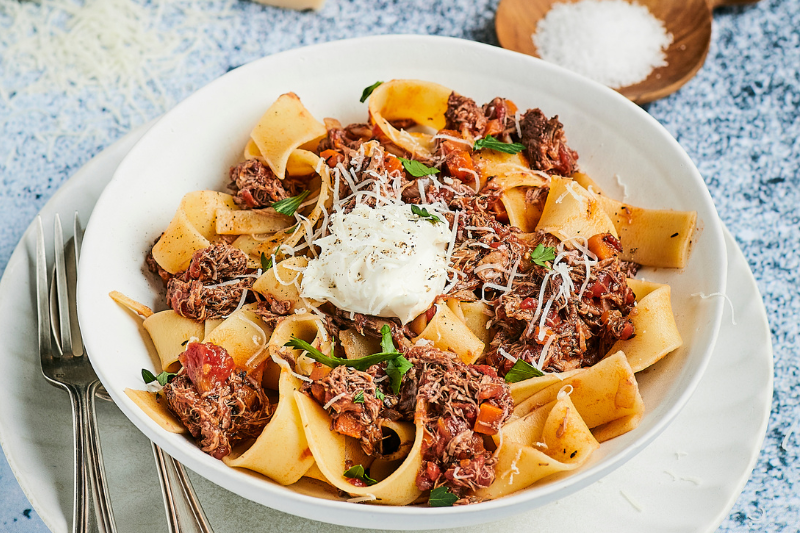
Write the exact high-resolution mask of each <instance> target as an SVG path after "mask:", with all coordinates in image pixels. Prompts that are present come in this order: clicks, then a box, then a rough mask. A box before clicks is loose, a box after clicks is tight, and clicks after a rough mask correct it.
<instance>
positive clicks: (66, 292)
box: [36, 213, 116, 533]
mask: <svg viewBox="0 0 800 533" xmlns="http://www.w3.org/2000/svg"><path fill="white" fill-rule="evenodd" d="M37 230H38V234H37V239H36V295H37V298H36V304H37V311H38V318H39V321H38V322H39V355H40V358H41V364H42V374H43V375H44V377H45V378H46V379H47V381H48V382H49V383H50V384H52V385H54V386H57V387H60V388H62V389H64V390H66V391H67V393H68V394H69V397H70V401H71V402H72V426H73V429H74V432H75V455H74V463H75V471H74V485H75V486H74V493H73V508H74V513H73V517H72V531H73V532H74V533H81V532H84V531H98V532H100V533H116V526H115V524H114V517H113V513H112V509H111V501H110V496H109V493H108V490H107V487H106V481H105V469H104V468H103V457H102V454H101V452H100V446H99V435H98V431H97V419H96V416H95V405H94V399H95V392H96V391H97V388H98V387H99V385H100V382H99V381H98V379H97V375H96V374H95V373H94V370H93V369H92V366H91V364H90V363H89V360H88V358H87V357H86V356H85V355H84V354H82V353H81V350H79V349H78V350H75V349H74V347H77V346H78V345H79V343H80V340H79V337H74V336H73V330H75V331H77V317H75V313H74V305H73V306H70V296H72V301H73V302H74V295H75V286H76V283H75V272H76V265H77V260H78V256H79V250H80V240H81V239H80V235H81V233H80V221H79V220H78V215H77V213H76V214H75V230H76V231H75V238H74V239H73V246H74V253H72V254H70V255H71V261H70V264H69V269H68V268H67V261H66V259H65V253H64V252H65V249H64V235H63V232H62V229H61V218H60V217H59V216H58V215H56V218H55V230H54V241H55V276H54V277H55V281H54V283H55V285H56V292H57V294H58V317H59V318H58V322H59V326H58V328H56V329H58V330H59V332H60V340H61V342H60V348H59V347H58V346H57V347H56V349H55V350H54V349H53V344H52V340H51V330H50V328H51V325H50V317H51V314H50V309H49V308H50V298H49V294H48V293H49V291H48V289H47V254H46V252H45V246H44V230H43V229H42V219H41V217H38V219H37ZM70 307H72V308H73V309H72V313H71V312H70ZM73 321H74V322H73ZM53 326H54V327H55V323H53ZM73 339H74V340H75V341H76V344H73ZM92 502H93V503H94V513H90V512H89V507H90V504H91V503H92Z"/></svg>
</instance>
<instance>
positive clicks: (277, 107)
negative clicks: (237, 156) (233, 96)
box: [245, 93, 328, 179]
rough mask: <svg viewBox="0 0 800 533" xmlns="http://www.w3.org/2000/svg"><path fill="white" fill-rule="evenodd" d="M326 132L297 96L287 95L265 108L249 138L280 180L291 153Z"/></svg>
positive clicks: (249, 150)
mask: <svg viewBox="0 0 800 533" xmlns="http://www.w3.org/2000/svg"><path fill="white" fill-rule="evenodd" d="M327 133H328V131H327V130H326V129H325V126H324V125H323V124H322V123H321V122H319V121H318V120H317V119H315V118H314V117H313V115H311V113H310V112H309V111H308V109H306V108H305V106H304V105H303V104H302V103H301V102H300V98H299V97H298V96H297V95H296V94H294V93H286V94H282V95H281V96H279V97H278V99H277V100H275V102H274V103H273V104H272V105H271V106H270V107H269V109H267V111H266V112H265V113H264V115H263V116H262V117H261V119H260V120H259V121H258V124H256V127H255V128H253V131H252V132H251V133H250V137H251V139H252V140H253V142H254V143H255V145H256V147H258V152H259V153H260V154H261V157H263V159H264V161H266V163H267V165H269V167H270V168H271V169H272V172H274V173H275V176H277V177H278V179H283V178H284V177H285V175H286V165H287V163H288V161H289V156H290V155H291V154H292V152H294V151H295V150H296V149H297V148H299V147H300V146H302V145H304V144H306V143H308V142H310V141H313V140H314V139H318V138H320V137H324V136H325V135H327ZM253 152H254V150H253V149H252V148H247V149H246V151H245V153H246V154H248V153H253ZM253 155H255V154H253Z"/></svg>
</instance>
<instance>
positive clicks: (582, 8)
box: [531, 0, 672, 89]
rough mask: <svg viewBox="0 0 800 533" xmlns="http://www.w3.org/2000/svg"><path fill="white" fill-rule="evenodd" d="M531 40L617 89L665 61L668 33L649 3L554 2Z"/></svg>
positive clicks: (552, 58) (544, 52)
mask: <svg viewBox="0 0 800 533" xmlns="http://www.w3.org/2000/svg"><path fill="white" fill-rule="evenodd" d="M531 38H532V39H533V44H534V45H536V48H537V49H538V51H539V56H540V57H541V58H542V59H544V60H545V61H548V62H550V63H555V64H557V65H560V66H562V67H565V68H567V69H569V70H572V71H573V72H577V73H578V74H581V75H583V76H586V77H588V78H591V79H593V80H595V81H597V82H600V83H602V84H604V85H607V86H609V87H612V88H614V89H618V88H620V87H627V86H629V85H633V84H635V83H639V82H640V81H642V80H644V79H645V78H647V76H649V75H650V73H651V72H652V71H653V69H655V68H658V67H663V66H666V65H667V60H666V54H665V50H666V49H667V48H668V47H669V45H670V44H672V34H670V33H668V32H667V30H666V28H665V27H664V23H663V22H662V21H660V20H659V19H657V18H656V17H655V16H653V14H652V13H650V11H649V10H648V9H647V7H645V6H642V5H639V4H637V3H635V2H633V3H629V2H625V1H624V0H582V1H580V2H577V3H574V4H553V6H552V7H551V9H550V11H548V12H547V14H546V15H545V17H544V18H543V19H542V20H540V21H539V24H538V25H537V26H536V33H534V34H533V35H532V36H531Z"/></svg>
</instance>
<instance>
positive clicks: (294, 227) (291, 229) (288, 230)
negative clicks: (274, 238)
mask: <svg viewBox="0 0 800 533" xmlns="http://www.w3.org/2000/svg"><path fill="white" fill-rule="evenodd" d="M299 225H300V224H295V225H294V226H292V227H291V228H288V229H285V230H283V231H284V232H285V233H294V232H295V231H297V227H298V226H299Z"/></svg>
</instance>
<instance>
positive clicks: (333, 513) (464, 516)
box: [77, 35, 727, 529]
mask: <svg viewBox="0 0 800 533" xmlns="http://www.w3.org/2000/svg"><path fill="white" fill-rule="evenodd" d="M387 43H388V44H389V45H392V46H397V47H402V46H404V45H417V46H418V45H428V46H432V47H444V48H446V47H456V48H460V49H463V51H466V52H470V51H475V52H481V53H490V54H497V55H498V57H507V58H511V59H512V60H513V61H518V62H520V63H524V62H527V63H528V64H530V65H535V66H536V68H537V69H543V72H549V73H556V74H557V75H558V76H561V77H567V78H568V79H570V81H571V82H574V83H575V84H577V85H585V86H589V87H590V89H591V90H592V91H600V92H601V93H604V97H605V98H609V99H611V101H614V100H616V101H617V103H618V104H620V105H623V106H629V109H631V112H633V113H634V114H635V115H636V116H637V118H638V119H640V120H642V121H644V123H645V124H647V125H648V126H649V127H650V128H651V129H653V130H654V133H658V134H659V135H660V137H661V138H660V142H664V143H666V144H667V145H670V146H671V148H672V150H673V151H675V152H676V153H677V154H679V155H680V157H681V159H682V160H681V161H680V163H682V164H684V165H686V168H687V170H688V172H689V174H692V175H693V178H694V179H695V180H697V181H698V182H699V184H701V185H702V191H703V194H702V198H698V199H697V200H698V201H699V202H701V203H702V204H703V205H704V207H705V209H706V211H707V212H708V213H709V214H711V215H713V216H709V217H708V218H706V219H704V227H703V229H702V232H703V235H704V236H705V237H709V236H711V235H713V236H714V237H715V238H714V239H713V240H712V241H711V242H713V243H716V244H717V245H719V246H720V249H721V250H723V251H724V239H723V233H722V223H721V220H720V219H719V216H718V214H717V211H716V208H715V206H714V204H713V201H712V199H711V195H710V193H709V191H708V189H707V187H706V186H705V184H704V183H703V180H702V177H701V176H700V173H699V171H698V170H697V168H696V166H695V165H694V163H693V162H692V161H691V159H690V158H689V156H688V155H687V154H686V152H685V151H684V150H683V148H682V147H681V146H680V145H679V144H678V142H677V140H675V139H674V138H673V137H672V136H671V135H670V134H669V133H668V132H667V130H666V129H665V128H664V127H663V126H662V125H661V124H660V123H659V122H658V121H657V120H656V119H655V118H653V117H652V116H650V115H649V114H648V113H647V112H646V111H644V110H643V109H641V108H639V107H638V106H636V105H635V104H633V103H632V102H630V101H629V100H627V99H626V98H625V97H624V96H622V95H620V94H619V93H617V92H616V91H613V90H611V89H609V88H608V87H605V86H603V85H601V84H598V83H596V82H594V81H592V80H588V79H586V78H583V77H581V76H579V75H578V74H575V73H572V72H570V71H567V70H566V69H563V68H561V67H558V66H557V65H553V64H550V63H546V62H544V61H542V60H540V59H538V58H535V57H531V56H526V55H523V54H519V53H517V52H513V51H509V50H505V49H502V48H499V47H494V46H491V45H487V44H483V43H478V42H475V41H468V40H464V39H457V38H452V37H441V36H430V35H381V36H367V37H358V38H353V39H344V40H339V41H333V42H327V43H321V44H315V45H312V46H307V47H302V48H296V49H292V50H287V51H284V52H280V53H278V54H273V55H269V56H265V57H262V58H260V59H257V60H255V61H253V62H250V63H247V64H245V65H243V66H241V67H239V68H236V69H233V70H231V71H229V72H228V73H226V74H224V75H222V76H220V77H219V78H217V79H215V80H213V81H212V82H210V83H208V84H207V85H205V86H204V87H202V88H200V89H199V90H197V91H195V92H194V93H192V94H191V95H190V96H189V97H187V98H186V99H185V100H183V101H182V102H180V103H179V104H178V105H176V106H175V107H174V108H173V109H171V110H170V111H168V112H167V113H165V114H164V115H163V117H162V118H161V119H160V120H158V122H157V123H156V124H154V125H153V126H152V127H151V128H150V130H149V131H148V132H147V133H146V134H145V135H144V136H143V137H142V139H141V140H139V141H138V142H137V143H136V144H135V145H134V146H133V148H132V149H131V151H130V152H129V154H128V155H127V156H126V157H125V158H124V159H123V161H122V162H121V163H120V165H119V167H118V168H117V170H116V172H115V174H114V177H113V178H112V180H111V181H110V183H109V184H108V186H107V187H106V189H105V190H104V191H103V193H102V195H101V196H100V198H99V199H98V202H97V208H100V209H97V208H96V209H95V213H98V212H100V213H102V212H103V211H104V207H105V206H106V204H108V203H109V202H108V199H109V198H110V197H112V196H113V194H114V192H115V190H116V189H117V188H118V187H119V186H120V183H121V182H122V176H124V175H125V174H126V172H127V169H128V167H129V166H131V165H132V164H133V161H135V160H136V158H137V156H138V155H139V151H142V150H143V149H145V148H143V147H147V145H148V143H150V142H152V139H155V138H156V137H157V136H159V135H163V134H164V133H166V132H168V131H169V128H170V121H171V119H172V117H174V116H176V115H178V114H180V113H182V112H184V110H185V109H187V108H188V109H191V108H192V106H194V105H195V102H196V101H198V100H201V99H202V98H203V97H204V95H205V94H207V93H210V92H214V91H215V90H217V87H218V86H225V85H226V84H228V83H231V82H232V81H234V80H236V79H237V78H239V77H244V76H247V75H248V73H250V72H252V71H259V70H260V69H262V68H264V66H265V65H268V64H269V63H270V62H273V61H276V60H280V59H284V60H285V59H291V58H293V57H299V56H302V55H306V54H309V53H314V52H319V51H325V52H328V53H331V52H333V53H335V52H337V51H340V50H342V49H345V50H346V49H350V48H351V47H354V46H358V47H362V48H366V49H368V47H369V46H370V45H371V44H382V45H386V44H387ZM634 108H635V109H634ZM100 218H101V217H96V216H92V218H91V219H90V221H89V223H88V225H87V229H86V233H85V237H84V244H87V243H91V242H92V241H93V239H94V235H95V233H96V232H99V231H100V230H99V229H98V227H99V224H100V223H99V222H98V220H99V219H100ZM85 249H87V248H85ZM719 255H720V257H718V258H717V259H718V262H719V264H718V265H717V266H718V267H719V268H717V269H716V271H717V273H718V276H719V277H718V278H717V281H718V285H719V287H720V292H722V293H723V294H724V290H725V284H726V273H727V269H726V268H725V266H726V262H727V258H726V256H725V254H724V253H722V254H719ZM83 257H87V256H86V255H83V254H82V258H83ZM89 264H90V263H88V262H87V261H82V262H81V264H80V266H79V269H78V270H79V280H78V291H77V292H78V314H79V320H80V322H81V325H82V329H83V330H84V331H86V332H87V333H88V334H85V335H84V342H85V344H86V346H87V352H88V353H89V354H91V353H93V352H95V348H97V346H96V336H95V335H92V334H91V333H89V332H90V331H91V327H90V326H89V324H90V322H91V317H90V309H89V304H86V305H82V302H88V301H89V299H90V298H89V297H88V294H87V291H88V289H87V287H88V286H90V285H91V284H90V283H88V282H85V280H86V279H87V278H89V277H90V275H91V274H90V273H89V270H90V267H89ZM82 280H84V281H82ZM717 300H718V301H713V302H709V303H708V305H709V306H711V309H712V311H713V312H712V314H713V317H714V318H713V332H712V333H711V337H710V341H709V342H708V344H707V346H706V347H705V350H704V352H703V353H702V355H700V354H696V355H694V357H696V358H701V359H700V360H699V366H698V371H697V372H696V373H695V374H693V375H692V377H691V379H690V380H689V383H688V386H687V387H686V388H685V389H684V390H683V391H681V393H680V394H679V395H678V398H677V400H676V401H675V402H674V404H673V405H672V406H671V407H670V408H669V410H668V411H667V412H666V413H665V414H664V415H663V416H662V418H661V419H660V420H658V421H657V422H656V423H655V424H654V425H653V426H652V427H651V428H650V429H649V430H648V431H647V432H645V433H643V434H642V435H639V436H638V438H636V439H635V440H634V441H633V442H631V443H630V444H629V445H628V446H627V447H626V448H625V449H623V450H621V451H620V452H618V453H616V454H614V455H612V456H610V457H608V458H605V459H604V460H603V461H601V462H600V463H599V464H595V465H587V466H584V467H582V468H581V469H579V470H578V471H575V472H572V473H571V475H569V476H567V477H565V478H563V479H558V480H556V481H553V482H551V483H548V484H546V485H543V486H540V487H535V488H534V489H524V490H521V491H519V492H517V493H514V494H511V495H508V496H505V497H502V498H498V499H495V500H490V501H486V502H481V503H478V504H473V505H467V506H459V507H438V508H429V507H424V508H420V507H418V506H403V507H395V506H380V505H369V506H366V505H352V504H350V503H348V502H344V501H336V500H327V499H324V498H318V497H314V496H310V495H305V494H301V493H298V492H295V491H293V490H291V489H288V490H287V488H286V487H282V486H279V485H277V484H273V483H271V482H266V483H265V482H264V479H262V478H261V477H259V475H251V474H252V473H251V474H245V475H236V474H240V473H242V472H241V471H239V470H238V469H233V468H231V467H228V466H226V465H224V464H223V463H222V462H219V461H216V460H214V461H215V462H218V463H219V465H218V466H216V467H215V466H214V465H211V464H210V463H209V460H213V459H212V458H210V457H209V456H207V455H206V454H204V453H203V452H201V451H200V450H199V448H196V447H194V445H192V446H193V447H194V450H195V451H196V452H198V453H199V454H200V455H198V453H194V452H192V451H187V450H186V449H185V446H183V445H176V444H175V442H174V441H173V440H171V439H168V438H167V436H168V434H166V433H165V432H164V431H163V430H162V429H161V428H160V427H159V426H157V425H156V424H155V422H153V421H152V420H150V419H149V417H147V415H145V414H144V413H142V412H139V411H137V410H136V408H131V405H129V403H128V400H127V397H126V396H125V395H124V394H123V393H122V391H117V390H114V388H113V387H111V388H109V387H107V388H108V389H109V394H110V395H111V396H112V398H113V399H114V401H115V402H116V403H117V405H118V407H119V408H120V409H121V410H122V411H123V413H124V414H125V416H126V417H127V418H128V419H129V420H131V422H133V423H134V425H136V426H137V428H138V429H139V430H140V431H142V432H143V433H144V434H145V435H146V436H147V437H148V438H149V439H151V440H153V441H154V442H156V443H157V444H159V445H160V446H161V447H162V448H164V449H165V450H166V451H167V452H168V453H169V454H170V455H172V456H174V457H176V458H177V459H179V460H180V461H181V462H182V463H184V464H185V465H186V466H187V467H189V468H190V469H192V470H194V471H196V472H198V473H200V475H202V476H203V477H206V478H207V479H209V480H210V481H212V482H214V483H216V484H218V485H220V486H222V487H224V488H226V489H227V490H230V491H232V492H235V493H237V494H239V495H241V496H243V497H245V498H247V499H250V500H253V501H256V502H258V503H261V504H263V505H267V506H269V507H273V508H275V509H278V510H281V511H284V512H288V513H291V514H296V515H299V516H304V517H306V518H311V519H315V520H323V521H325V522H328V523H332V524H339V525H346V526H351V527H369V525H366V526H365V525H364V520H365V519H368V518H383V519H386V518H388V517H395V518H398V519H401V520H405V522H402V523H399V524H394V523H389V522H381V527H386V528H415V529H422V528H431V527H454V526H459V525H465V524H467V523H473V524H475V523H479V522H486V521H490V520H493V519H498V518H501V517H502V516H503V515H502V514H500V513H499V511H512V512H522V511H523V510H525V509H531V508H533V507H535V506H540V505H544V504H546V503H548V502H550V501H553V500H556V499H559V498H562V497H564V496H566V495H568V494H571V493H573V492H576V491H577V490H580V489H582V488H584V487H586V486H588V485H589V484H591V483H593V482H595V481H597V480H598V479H600V478H602V477H604V476H605V475H607V474H608V473H610V472H611V471H613V470H615V469H616V468H618V467H619V466H621V465H622V464H624V463H625V462H627V461H628V460H630V459H631V458H632V457H633V456H635V455H636V454H637V453H639V452H640V451H641V450H642V449H644V448H645V447H646V446H647V445H648V444H649V443H650V442H652V441H653V440H654V439H655V438H656V437H657V436H658V435H660V434H661V433H662V432H663V431H664V430H665V429H666V428H667V426H668V425H669V424H670V423H671V422H672V421H673V420H674V418H675V416H677V414H678V413H679V412H680V411H681V409H682V408H683V407H684V406H685V404H686V402H687V401H688V399H689V397H690V396H691V395H692V393H693V392H694V390H695V389H696V387H697V385H698V383H699V381H700V379H701V378H702V375H703V373H704V372H705V369H706V368H707V366H708V363H709V360H710V357H711V354H712V352H713V348H714V345H715V344H716V339H717V335H718V333H719V329H720V324H721V320H722V310H723V304H724V302H722V301H721V299H717ZM90 358H92V357H91V355H90ZM95 366H96V372H97V375H98V377H99V378H100V380H101V381H102V382H103V383H108V377H107V375H106V374H105V372H104V369H103V367H102V366H100V367H97V365H95ZM187 445H188V443H187ZM219 466H221V467H222V469H221V468H219ZM233 472H236V474H234V475H231V473H233ZM254 491H255V492H258V491H265V493H266V495H267V496H269V498H268V500H269V501H268V502H265V498H261V499H257V498H256V496H257V495H255V494H254V493H253V492H254ZM273 498H274V499H273ZM526 504H527V505H526ZM303 506H310V509H311V510H312V511H316V512H309V511H307V510H304V509H303ZM421 509H424V510H423V511H421ZM354 517H355V518H356V519H357V520H358V522H359V523H355V522H356V520H354V519H353V518H354ZM456 517H457V519H456ZM414 518H416V519H417V520H416V521H413V520H411V519H414ZM439 518H446V520H442V521H441V522H439V521H438V520H437V519H439ZM430 520H434V521H435V522H430Z"/></svg>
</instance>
